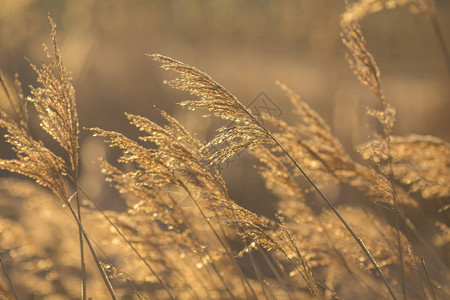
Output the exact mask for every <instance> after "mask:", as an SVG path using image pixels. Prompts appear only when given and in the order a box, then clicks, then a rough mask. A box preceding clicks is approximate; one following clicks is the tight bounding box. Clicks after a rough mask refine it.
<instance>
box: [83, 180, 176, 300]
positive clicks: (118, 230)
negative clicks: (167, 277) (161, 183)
mask: <svg viewBox="0 0 450 300" xmlns="http://www.w3.org/2000/svg"><path fill="white" fill-rule="evenodd" d="M78 188H79V189H80V191H82V192H83V194H84V195H85V196H86V197H87V198H88V199H89V200H90V201H91V203H93V204H94V206H95V208H96V209H97V210H98V211H100V213H101V214H102V215H103V217H104V218H105V219H106V220H107V221H108V223H109V224H110V225H111V226H112V227H113V228H114V229H115V230H116V232H117V233H118V234H119V235H120V237H121V238H122V239H123V240H124V241H125V243H127V244H128V246H130V248H131V249H132V250H133V252H134V253H135V254H136V255H137V256H138V257H139V259H140V260H141V261H142V262H144V264H145V265H146V266H147V268H148V269H149V270H150V272H151V273H152V274H153V275H154V276H155V277H156V279H157V280H158V282H159V283H160V284H161V285H162V287H163V288H164V289H165V290H166V292H167V294H168V295H169V297H170V299H172V300H175V298H174V297H173V295H172V293H171V292H170V290H169V288H168V287H167V285H166V284H165V283H164V282H163V281H162V279H161V277H159V275H158V274H157V273H156V271H155V270H153V268H152V267H151V266H150V264H149V263H148V262H147V260H146V259H145V258H144V257H143V256H142V255H141V254H140V253H139V251H138V250H137V249H136V248H135V247H134V246H133V244H132V243H131V242H130V241H129V240H128V239H127V238H126V237H125V235H124V234H123V233H122V231H121V230H120V229H119V228H118V227H117V226H116V225H115V224H114V223H113V222H112V221H111V219H110V218H109V217H108V216H107V215H106V214H105V213H104V211H103V210H102V209H101V208H100V207H99V206H98V205H97V203H95V202H94V201H92V200H91V199H90V198H89V196H88V195H87V194H86V193H85V192H84V191H83V190H82V189H81V188H80V187H78Z"/></svg>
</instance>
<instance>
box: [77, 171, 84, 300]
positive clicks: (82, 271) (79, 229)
mask: <svg viewBox="0 0 450 300" xmlns="http://www.w3.org/2000/svg"><path fill="white" fill-rule="evenodd" d="M74 178H75V179H74V181H75V182H74V183H75V187H76V189H77V190H76V192H75V194H76V200H77V214H78V220H80V226H78V235H79V240H80V260H81V262H80V263H81V299H82V300H86V263H85V258H84V243H83V233H82V231H81V226H82V221H81V204H80V197H79V196H78V184H77V178H78V175H77V174H75V177H74Z"/></svg>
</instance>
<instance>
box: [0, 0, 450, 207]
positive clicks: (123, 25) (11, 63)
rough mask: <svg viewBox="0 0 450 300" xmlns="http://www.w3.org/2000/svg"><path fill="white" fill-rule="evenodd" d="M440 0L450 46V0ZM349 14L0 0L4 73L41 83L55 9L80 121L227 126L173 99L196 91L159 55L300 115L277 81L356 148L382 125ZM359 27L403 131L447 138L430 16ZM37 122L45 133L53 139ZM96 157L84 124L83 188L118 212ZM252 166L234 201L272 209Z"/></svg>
mask: <svg viewBox="0 0 450 300" xmlns="http://www.w3.org/2000/svg"><path fill="white" fill-rule="evenodd" d="M435 2H436V7H437V10H438V18H439V22H440V26H441V29H442V34H443V37H444V39H445V41H446V42H447V45H448V43H450V18H448V16H449V15H450V1H447V0H436V1H435ZM343 11H344V1H330V0H328V1H325V0H314V1H311V0H278V1H263V0H258V1H242V0H241V1H237V0H227V1H200V0H181V1H166V0H159V1H158V0H153V1H147V0H145V1H144V0H141V1H138V0H132V1H130V0H127V1H124V0H117V1H98V0H78V1H68V0H58V1H48V0H14V1H12V0H0V69H1V71H2V72H3V74H5V75H6V76H8V77H9V78H12V76H13V75H14V74H15V73H18V74H19V76H20V79H21V81H22V82H23V85H24V87H25V91H27V86H28V85H30V84H35V79H36V76H35V74H34V72H33V71H32V69H31V68H30V66H29V64H28V62H27V61H26V60H25V57H26V58H29V59H30V60H31V61H32V62H33V63H35V64H40V63H41V62H42V61H43V60H45V54H44V52H43V48H42V44H43V43H46V44H49V43H50V38H49V37H50V34H49V32H50V26H49V22H48V19H47V16H48V14H50V15H51V17H52V18H54V20H55V22H56V24H57V34H58V41H59V45H60V47H61V49H62V53H63V60H64V62H65V64H66V67H67V69H68V70H70V71H71V72H72V75H73V82H74V86H75V88H76V91H77V102H78V110H79V117H80V124H81V126H82V127H94V126H95V127H100V128H103V129H107V130H115V131H120V132H123V133H125V134H127V135H129V136H131V137H135V136H136V134H137V131H136V130H135V129H134V128H133V127H132V126H130V125H129V124H128V123H127V121H126V119H125V117H124V114H123V113H124V112H130V113H135V114H140V115H143V116H146V117H149V118H150V119H152V120H156V121H160V120H161V118H160V117H159V116H158V112H157V111H156V109H155V108H154V106H156V107H158V108H160V109H164V110H166V111H168V112H169V113H171V114H172V115H174V116H175V117H177V118H178V119H179V120H180V121H181V122H182V123H183V124H184V125H185V126H186V127H187V128H188V129H189V130H191V132H195V133H197V134H198V136H199V137H200V138H202V139H204V140H207V139H208V138H210V137H211V136H212V134H213V133H214V130H215V129H216V128H217V126H218V125H220V124H221V123H220V122H216V121H214V120H212V119H205V118H201V117H200V116H201V113H192V112H187V111H185V110H183V109H182V108H180V107H179V106H177V105H176V103H177V102H179V101H180V100H182V99H186V98H189V97H190V96H189V95H188V94H186V93H181V92H178V91H175V90H172V89H171V88H170V87H168V86H165V85H164V84H163V83H162V81H163V80H164V79H167V78H173V76H174V74H170V73H167V72H165V71H163V70H161V69H159V68H158V64H157V63H155V62H153V61H152V60H151V59H150V58H149V57H146V56H145V53H161V54H164V55H167V56H170V57H173V58H175V59H178V60H181V61H183V62H185V63H187V64H190V65H193V66H196V67H197V68H199V69H201V70H203V71H205V72H207V73H208V74H209V75H211V76H212V77H213V78H214V79H216V80H217V81H218V82H219V83H221V84H222V85H223V86H225V87H226V88H227V89H229V90H230V91H231V92H232V93H233V94H234V95H236V96H237V97H238V98H239V99H240V100H241V101H242V102H243V103H244V104H248V103H251V101H252V100H253V99H254V98H255V97H256V96H257V95H258V94H259V93H260V92H264V93H265V94H267V95H268V96H269V97H270V99H271V100H272V101H273V102H275V103H276V104H277V106H279V107H280V109H281V110H282V118H283V119H284V120H286V121H287V122H295V121H297V120H296V117H295V116H294V115H293V114H292V109H291V107H290V106H289V103H288V99H287V97H285V96H284V95H283V93H282V92H281V91H280V90H279V88H278V87H277V86H276V85H275V81H276V80H279V81H281V82H283V83H285V84H287V85H288V86H289V87H291V88H292V89H294V90H295V91H297V92H298V93H299V94H300V95H302V97H303V100H305V101H306V102H307V103H309V104H310V105H311V106H312V107H313V108H314V109H315V110H317V111H318V112H319V113H320V114H321V115H322V116H323V118H324V119H325V120H326V121H327V122H328V123H329V124H330V126H331V128H332V130H333V132H334V133H335V134H336V135H337V136H338V137H339V138H340V140H341V141H342V143H343V144H344V146H345V147H346V148H347V149H348V150H349V151H350V152H351V153H354V150H353V148H354V146H355V145H358V144H360V143H362V142H365V141H367V140H368V139H369V138H370V136H373V134H374V133H375V132H376V126H375V123H374V121H373V120H371V119H370V118H369V117H368V116H367V115H366V107H367V106H370V107H377V105H378V103H377V99H376V98H375V97H374V96H373V95H372V94H371V92H370V91H369V90H368V89H367V88H366V87H364V86H362V85H361V84H360V83H359V82H358V80H357V79H356V77H355V76H353V74H352V72H351V70H350V69H349V67H348V65H347V62H346V61H345V58H344V49H343V46H342V44H341V42H340V37H339V19H340V15H341V14H342V13H343ZM361 25H362V30H363V33H364V34H365V36H366V38H367V42H368V46H369V49H370V50H371V52H372V54H373V55H374V57H375V59H376V61H377V62H378V64H379V66H380V68H381V78H382V84H383V88H384V90H385V93H386V95H387V97H388V100H389V101H390V102H391V103H392V104H393V106H394V107H395V108H396V109H397V112H398V121H397V123H396V126H395V134H399V135H403V134H408V133H418V134H431V135H434V136H438V137H440V138H443V139H445V140H447V141H448V140H450V120H449V112H450V102H449V96H450V85H449V82H450V77H449V74H448V71H447V68H446V66H445V61H444V59H443V55H442V52H441V48H440V45H439V42H438V38H437V36H436V35H435V33H434V31H433V27H432V24H431V23H430V22H429V20H428V19H426V18H424V17H421V16H417V15H414V14H411V13H410V12H409V11H408V10H407V9H405V8H403V7H399V8H396V9H392V10H384V11H381V12H379V13H376V14H373V15H371V16H369V17H366V18H364V20H363V21H362V24H361ZM2 99H3V100H2V101H5V100H4V99H5V98H4V97H2ZM0 105H2V106H3V107H5V106H7V103H1V104H0ZM33 122H34V125H33V128H35V133H36V135H37V136H39V138H40V139H42V140H43V141H44V142H45V143H47V144H48V145H50V146H56V145H54V144H52V142H51V141H50V140H49V138H48V136H46V134H45V133H42V132H40V131H39V130H38V124H37V121H36V120H34V121H33ZM0 147H1V148H0V155H1V156H2V157H10V156H11V155H12V153H10V152H9V148H8V147H7V145H5V144H4V143H3V142H1V144H0ZM99 156H109V157H112V156H114V153H113V152H111V151H110V150H109V149H106V148H105V147H104V145H103V142H102V141H101V140H100V139H96V138H92V137H91V134H90V132H87V131H84V130H83V131H82V134H81V157H82V170H81V176H82V181H81V182H82V183H81V184H82V185H83V186H84V187H85V189H86V190H87V191H88V192H89V193H90V195H91V196H92V197H93V198H95V199H97V201H99V202H100V203H102V204H103V205H105V206H107V207H110V208H117V209H121V208H123V202H121V200H119V198H118V197H112V196H111V195H114V194H111V193H112V192H110V190H109V189H108V187H107V186H106V185H105V184H103V183H102V178H101V175H100V174H99V171H98V166H97V164H96V162H97V157H99ZM254 163H255V161H253V160H252V159H250V158H249V157H248V156H247V155H245V154H243V155H241V156H239V158H237V159H235V160H234V161H233V163H231V164H230V165H229V166H228V167H227V168H226V169H225V170H224V177H225V179H226V180H227V183H228V186H229V188H230V195H231V196H232V198H233V199H235V200H236V201H238V202H239V203H242V204H243V205H244V206H246V207H248V208H250V209H252V210H254V211H257V212H261V213H264V214H270V213H271V207H273V203H271V199H270V197H269V198H268V196H267V193H266V192H265V191H264V190H263V189H262V187H263V183H262V181H261V179H260V178H259V177H258V176H257V175H256V174H255V171H254V169H253V165H254ZM1 176H6V173H1ZM8 176H10V175H8ZM335 194H336V195H338V193H335Z"/></svg>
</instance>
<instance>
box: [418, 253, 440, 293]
mask: <svg viewBox="0 0 450 300" xmlns="http://www.w3.org/2000/svg"><path fill="white" fill-rule="evenodd" d="M420 262H421V263H422V267H423V269H424V271H425V275H426V276H427V280H428V284H429V285H430V288H431V292H432V295H433V299H434V300H437V299H438V297H437V294H436V290H435V289H434V286H433V282H432V281H431V278H430V274H428V268H427V265H426V264H425V260H424V259H423V258H422V257H421V258H420Z"/></svg>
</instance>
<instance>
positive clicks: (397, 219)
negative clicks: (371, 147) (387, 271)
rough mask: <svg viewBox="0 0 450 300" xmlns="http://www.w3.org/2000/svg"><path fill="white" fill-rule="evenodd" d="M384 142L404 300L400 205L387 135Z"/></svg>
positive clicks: (404, 279)
mask: <svg viewBox="0 0 450 300" xmlns="http://www.w3.org/2000/svg"><path fill="white" fill-rule="evenodd" d="M386 144H387V153H388V165H389V181H390V182H391V189H392V199H393V201H394V207H395V212H396V214H395V223H396V226H395V231H396V234H397V250H398V259H399V261H400V274H401V285H402V295H403V300H406V299H407V297H406V278H405V264H404V262H403V251H402V242H401V236H400V218H401V215H402V214H401V213H400V207H399V203H398V201H397V192H396V190H395V185H394V178H395V177H394V169H393V167H392V155H391V143H390V136H389V135H388V136H387V137H386Z"/></svg>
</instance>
